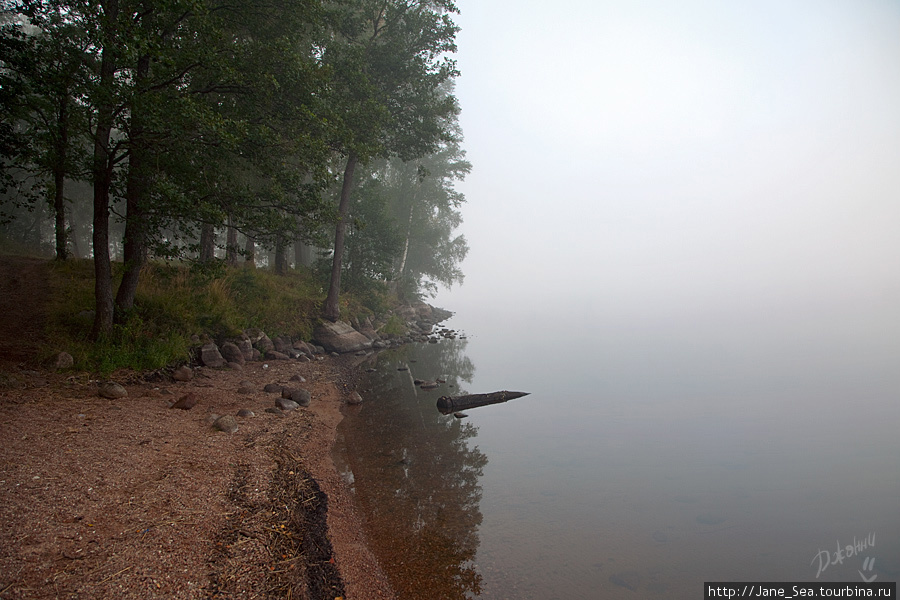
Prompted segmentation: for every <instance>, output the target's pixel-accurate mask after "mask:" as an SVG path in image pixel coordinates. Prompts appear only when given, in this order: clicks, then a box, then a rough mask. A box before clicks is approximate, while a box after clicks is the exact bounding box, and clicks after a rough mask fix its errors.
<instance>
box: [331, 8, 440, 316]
mask: <svg viewBox="0 0 900 600" xmlns="http://www.w3.org/2000/svg"><path fill="white" fill-rule="evenodd" d="M348 9H349V10H348ZM456 12H458V11H457V9H456V7H455V5H454V4H453V3H452V2H451V1H448V0H438V1H435V2H413V1H402V0H387V1H375V0H359V1H358V2H356V3H353V4H348V7H347V8H345V9H344V10H342V11H340V12H338V13H336V14H334V15H332V18H333V22H334V23H335V25H336V27H335V40H334V41H333V43H330V44H329V45H328V46H327V47H326V48H325V51H324V61H325V63H326V64H328V65H330V66H331V68H332V69H333V70H334V73H335V85H334V86H333V92H334V93H333V95H332V96H331V99H332V102H333V104H334V105H335V107H337V108H339V109H340V111H339V114H342V115H343V118H342V124H343V127H342V128H341V130H340V131H341V132H342V133H343V137H342V138H341V139H340V140H338V141H339V145H340V150H341V152H342V154H343V155H344V156H345V157H346V163H345V167H344V172H343V184H342V186H341V195H340V201H339V203H338V216H337V223H336V226H335V239H334V254H333V258H332V267H331V279H330V282H329V287H328V297H327V298H326V301H325V308H324V316H325V318H326V319H329V320H331V321H336V320H337V319H338V318H339V317H340V306H339V303H338V298H339V295H340V287H341V264H342V260H343V251H344V238H345V235H346V228H347V223H348V219H349V209H350V194H351V191H352V188H353V184H354V174H355V170H356V166H357V164H358V163H360V162H363V163H366V162H368V161H369V160H370V159H372V158H374V157H379V156H381V157H390V156H399V157H401V158H405V159H411V158H415V157H418V156H422V155H424V154H426V153H428V152H430V151H432V150H434V149H435V147H436V145H437V144H438V143H439V142H440V141H441V140H442V139H443V138H444V137H445V136H446V131H445V130H444V129H443V127H442V124H443V123H442V119H444V118H446V117H447V116H449V115H452V114H454V113H456V112H458V107H457V103H456V99H455V98H454V97H453V96H452V95H442V94H441V93H440V87H441V85H442V84H443V83H444V82H446V81H448V80H451V79H452V78H454V77H455V76H456V75H457V74H458V73H457V71H456V68H455V63H454V62H453V61H452V60H450V59H449V58H447V54H448V53H452V52H454V51H455V50H456V46H455V42H454V40H455V36H456V33H457V31H458V27H456V25H455V24H454V23H453V21H452V20H451V18H450V15H451V14H453V13H456Z"/></svg>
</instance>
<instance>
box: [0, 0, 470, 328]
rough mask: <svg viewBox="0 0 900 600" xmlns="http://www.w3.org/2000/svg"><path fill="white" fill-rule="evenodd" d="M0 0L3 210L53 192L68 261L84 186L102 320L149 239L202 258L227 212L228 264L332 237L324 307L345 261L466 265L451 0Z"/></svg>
mask: <svg viewBox="0 0 900 600" xmlns="http://www.w3.org/2000/svg"><path fill="white" fill-rule="evenodd" d="M2 7H3V8H2V16H0V27H2V30H0V102H2V109H3V110H2V116H0V154H2V181H0V184H2V187H3V198H4V211H3V216H4V217H5V218H6V222H7V225H9V224H10V222H11V221H13V219H14V217H16V216H19V217H21V216H22V214H23V211H35V210H37V211H38V212H39V213H41V212H43V209H44V207H47V208H49V210H50V213H51V214H52V218H53V223H54V227H53V229H54V231H55V248H56V256H57V258H58V259H61V260H64V259H65V258H66V257H67V255H68V253H69V249H70V247H71V246H72V244H71V240H70V239H69V236H70V233H71V215H72V214H73V212H77V211H83V210H84V206H76V204H78V203H77V202H75V201H73V194H72V193H71V190H73V189H76V188H77V187H78V186H80V187H82V188H85V187H86V188H87V189H89V190H90V196H91V197H90V202H89V203H88V204H89V206H90V213H91V219H92V224H91V235H92V244H91V246H92V255H93V260H94V273H95V297H96V317H95V322H94V334H95V335H96V336H102V335H104V334H106V333H108V332H109V331H111V329H112V327H113V324H114V323H116V322H124V321H125V320H127V318H128V315H129V312H130V311H131V310H132V309H133V307H134V303H135V292H136V290H137V285H138V281H139V278H140V273H141V269H142V267H143V265H144V264H145V263H146V261H147V260H148V258H150V257H165V258H182V257H186V256H190V257H193V258H194V259H196V260H205V261H210V260H214V257H215V255H216V245H217V244H216V239H217V235H218V232H221V231H223V230H224V231H225V243H224V248H222V250H224V256H225V260H227V261H229V262H231V263H234V262H236V261H237V257H238V255H239V254H241V253H243V254H244V255H245V257H246V259H247V260H248V261H253V260H254V258H255V254H256V250H257V248H258V247H260V248H265V249H271V250H272V251H274V258H273V262H274V267H275V268H276V270H282V271H283V270H284V269H285V268H286V264H287V262H288V259H287V255H288V249H289V248H290V247H291V246H292V245H295V244H296V247H297V248H300V249H303V248H309V247H319V248H328V249H330V250H331V252H330V261H331V264H330V272H331V277H330V283H329V287H328V297H327V300H326V303H325V307H324V316H325V317H326V318H329V319H332V320H336V319H337V318H338V317H339V315H340V310H339V303H338V294H339V293H340V291H341V280H342V277H343V278H344V279H345V280H346V281H345V283H346V284H349V285H355V286H365V285H368V284H371V283H372V282H390V285H393V286H395V289H397V290H398V291H401V292H405V293H407V294H418V293H421V292H425V291H428V290H429V289H432V288H433V286H434V285H435V284H436V283H444V284H448V285H449V284H452V283H454V282H458V281H461V279H462V273H461V272H460V271H459V262H460V261H461V260H462V258H463V257H464V256H465V252H466V245H465V241H464V240H463V239H462V238H461V237H459V236H457V237H454V234H453V230H454V229H455V228H456V227H457V226H458V225H459V222H460V217H459V211H458V208H459V205H460V203H461V202H462V200H463V199H462V197H461V196H460V195H459V194H458V193H457V192H456V191H455V190H454V189H453V183H454V182H455V181H457V180H459V179H461V178H462V177H464V176H465V174H466V173H467V172H468V171H469V169H470V166H469V164H468V163H467V162H466V161H465V158H464V153H463V151H462V150H461V148H460V141H461V134H460V131H459V129H458V125H457V115H458V112H459V108H458V104H457V101H456V98H455V97H454V95H453V93H452V90H453V80H454V78H455V77H456V76H457V75H458V73H457V70H456V67H455V63H454V61H453V60H452V58H451V55H452V53H453V52H454V51H455V49H456V48H455V36H456V33H457V31H458V28H457V26H456V25H455V23H454V21H453V15H454V14H455V13H456V12H457V9H456V7H455V5H454V4H453V2H452V0H242V1H241V2H233V1H231V0H93V1H92V0H71V1H63V0H48V1H26V0H18V1H5V2H3V3H2ZM20 222H25V221H24V220H21V219H20ZM111 223H112V229H111ZM119 231H121V240H118V239H117V237H118V236H117V233H116V232H119ZM240 239H243V240H244V242H243V244H240V243H239V240H240ZM111 247H118V248H119V249H120V258H121V259H122V261H123V269H122V270H123V276H122V279H121V283H119V284H118V288H117V289H114V286H113V277H112V261H111V257H110V248H111ZM300 260H301V256H300V252H298V253H297V256H296V261H297V262H298V263H299V262H300Z"/></svg>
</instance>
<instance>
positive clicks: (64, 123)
mask: <svg viewBox="0 0 900 600" xmlns="http://www.w3.org/2000/svg"><path fill="white" fill-rule="evenodd" d="M56 123H57V130H56V152H55V154H56V156H54V161H53V212H54V213H55V215H56V260H66V258H68V256H69V249H68V231H67V230H66V195H65V190H66V153H67V151H68V148H69V90H68V89H66V90H65V93H63V94H60V96H59V106H58V112H57V121H56Z"/></svg>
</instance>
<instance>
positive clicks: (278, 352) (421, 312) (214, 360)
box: [198, 302, 456, 369]
mask: <svg viewBox="0 0 900 600" xmlns="http://www.w3.org/2000/svg"><path fill="white" fill-rule="evenodd" d="M393 314H394V315H396V316H398V317H400V318H401V319H403V320H404V321H405V323H406V325H407V330H408V333H407V334H405V335H391V334H383V333H382V332H380V331H379V330H380V329H381V328H382V327H383V325H384V322H378V323H373V321H372V319H370V318H368V317H367V318H365V319H362V320H355V319H354V320H353V321H352V322H351V323H347V322H344V321H338V322H336V323H328V322H325V323H322V324H321V325H319V326H318V327H316V329H315V331H314V332H313V341H312V342H305V341H302V340H292V339H291V338H289V337H287V336H281V337H276V338H270V337H269V336H268V335H266V334H265V332H263V331H262V330H260V329H258V328H255V327H253V328H250V329H247V330H245V331H244V332H243V333H242V335H241V336H240V337H237V338H232V339H228V340H225V341H224V342H223V343H221V344H216V343H215V342H212V341H209V342H207V343H205V344H202V345H201V346H200V356H199V358H200V363H201V364H203V365H204V366H207V367H212V368H221V367H225V366H230V367H231V368H233V369H240V368H241V367H242V366H243V365H244V364H245V363H246V362H249V361H255V360H292V359H293V360H300V361H311V360H315V359H316V358H320V356H317V355H321V354H324V353H334V354H344V353H348V352H366V351H369V350H372V349H383V348H390V347H393V346H399V345H402V344H406V343H410V342H436V341H437V340H438V339H439V338H440V337H446V338H451V337H456V333H455V332H453V331H451V330H449V329H441V330H439V331H437V332H435V330H434V327H435V324H436V323H440V322H441V321H443V320H445V319H447V318H449V317H450V316H452V314H453V313H451V312H449V311H446V310H443V309H440V308H434V307H433V306H430V305H428V304H426V303H424V302H420V303H417V304H414V305H410V306H404V307H401V308H399V309H397V310H396V311H395V312H394V313H393ZM388 316H390V315H388ZM198 342H199V338H198Z"/></svg>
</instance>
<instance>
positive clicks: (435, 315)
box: [353, 302, 453, 348]
mask: <svg viewBox="0 0 900 600" xmlns="http://www.w3.org/2000/svg"><path fill="white" fill-rule="evenodd" d="M390 316H396V317H399V318H400V319H401V320H403V322H404V323H406V329H407V333H406V334H404V335H397V334H380V333H379V331H380V327H372V325H371V323H369V322H361V323H355V322H354V323H353V326H354V327H355V328H356V329H357V330H358V331H360V332H361V333H362V334H364V335H365V336H366V337H369V338H370V339H371V340H372V347H373V348H390V347H394V346H401V345H403V344H407V343H411V342H431V343H437V341H438V340H439V339H440V338H441V337H448V336H446V335H444V332H446V331H449V330H447V329H442V330H440V331H436V330H435V325H437V324H438V323H440V322H441V321H445V320H447V319H449V318H450V317H452V316H453V313H452V312H450V311H448V310H444V309H442V308H436V307H434V306H431V305H430V304H426V303H425V302H417V303H415V304H409V305H405V306H401V307H400V308H398V309H396V310H395V311H393V312H392V313H389V314H388V315H386V318H385V319H384V321H383V322H380V323H379V324H378V325H383V324H384V322H386V320H387V318H389V317H390ZM366 321H368V319H367V320H366Z"/></svg>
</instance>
